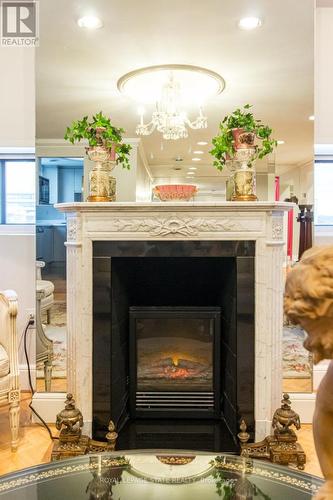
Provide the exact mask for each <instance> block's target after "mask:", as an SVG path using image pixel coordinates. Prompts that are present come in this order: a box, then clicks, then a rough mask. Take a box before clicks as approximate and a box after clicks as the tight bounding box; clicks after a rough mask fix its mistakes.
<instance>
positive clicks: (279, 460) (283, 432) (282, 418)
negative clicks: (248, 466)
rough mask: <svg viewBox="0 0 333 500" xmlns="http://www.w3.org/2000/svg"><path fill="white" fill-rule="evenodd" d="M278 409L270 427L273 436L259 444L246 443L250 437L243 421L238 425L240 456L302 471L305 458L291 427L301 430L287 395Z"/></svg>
mask: <svg viewBox="0 0 333 500" xmlns="http://www.w3.org/2000/svg"><path fill="white" fill-rule="evenodd" d="M281 403H282V404H281V407H280V408H278V409H277V410H276V411H275V413H274V416H273V421H272V427H273V429H274V434H273V435H271V436H267V437H265V439H264V440H263V441H260V442H259V443H248V440H249V438H250V435H249V434H248V433H247V432H246V429H247V427H246V423H245V421H244V420H242V421H241V424H240V432H239V434H238V439H239V441H240V446H241V456H247V457H252V458H263V459H266V460H270V461H271V462H273V463H275V464H280V465H289V464H294V465H296V466H297V468H298V469H300V470H303V469H304V465H305V462H306V456H305V453H304V450H303V448H302V447H301V445H300V444H299V443H298V442H297V436H296V434H295V432H294V431H293V429H291V426H292V425H294V426H295V427H296V429H297V430H299V429H300V428H301V423H300V419H299V415H298V414H297V413H296V412H295V411H294V410H292V409H291V402H290V399H289V394H284V395H283V399H282V401H281Z"/></svg>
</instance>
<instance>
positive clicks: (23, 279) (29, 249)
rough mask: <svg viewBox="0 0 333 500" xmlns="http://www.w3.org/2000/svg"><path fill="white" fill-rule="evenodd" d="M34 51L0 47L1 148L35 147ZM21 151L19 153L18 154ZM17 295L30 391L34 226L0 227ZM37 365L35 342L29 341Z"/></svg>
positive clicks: (4, 276) (4, 264) (2, 278)
mask: <svg viewBox="0 0 333 500" xmlns="http://www.w3.org/2000/svg"><path fill="white" fill-rule="evenodd" d="M34 56H35V54H34V49H33V48H13V47H8V48H6V47H0V63H1V69H2V71H1V78H0V109H1V120H0V148H22V149H21V151H20V152H24V151H25V150H26V148H34V146H35V68H34ZM17 152H18V151H17V150H16V153H17ZM6 288H12V289H13V290H15V291H16V292H17V294H18V300H19V313H18V321H17V325H18V341H19V346H20V364H21V369H22V377H21V387H22V389H25V388H27V387H28V386H27V383H26V377H25V375H26V373H25V361H24V356H23V342H22V338H21V336H22V331H23V328H24V326H25V324H26V321H27V318H28V315H29V312H32V311H34V310H35V235H34V227H32V226H20V227H18V226H0V289H6ZM28 347H29V355H30V357H31V358H32V364H33V365H34V348H35V342H34V339H33V338H32V335H30V337H29V341H28Z"/></svg>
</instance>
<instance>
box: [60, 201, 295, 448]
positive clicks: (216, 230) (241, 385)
mask: <svg viewBox="0 0 333 500" xmlns="http://www.w3.org/2000/svg"><path fill="white" fill-rule="evenodd" d="M57 208H58V209H59V210H60V211H61V212H64V213H66V218H67V242H66V247H67V273H68V276H67V305H68V308H67V311H68V312H67V315H68V322H67V333H68V356H67V375H68V390H69V392H72V393H73V394H74V395H75V399H76V402H77V405H78V407H79V408H80V409H81V411H82V414H83V419H84V431H83V432H84V433H86V434H89V435H90V436H92V435H94V436H96V437H97V435H99V437H101V438H104V437H105V433H106V430H107V423H108V420H109V419H110V416H111V417H112V418H113V419H114V420H115V421H121V420H122V419H120V415H123V421H124V419H125V418H129V422H132V423H133V426H134V427H133V429H134V431H135V432H133V436H134V437H133V439H132V437H131V438H130V439H129V440H128V442H127V445H128V447H129V448H133V447H138V448H139V447H142V446H141V444H144V445H145V446H144V447H154V446H155V444H156V442H154V441H153V440H152V439H150V438H149V432H151V429H152V421H156V422H157V424H156V425H158V424H159V423H161V425H160V428H159V432H160V436H168V439H164V438H163V439H162V437H161V439H160V440H159V447H160V445H161V443H162V441H163V440H164V444H166V445H168V446H169V447H171V448H172V447H173V446H174V444H177V443H179V446H183V447H184V448H191V447H192V446H193V443H194V442H195V443H197V449H217V450H218V443H222V444H223V443H224V442H225V440H224V438H226V437H227V435H226V433H223V429H222V422H223V421H225V422H226V424H227V427H228V429H230V430H231V432H232V434H233V435H234V436H235V435H236V434H237V432H238V421H239V418H240V417H241V416H243V417H244V418H246V420H247V422H249V424H250V428H251V430H252V431H255V438H256V441H260V440H261V439H263V438H264V437H265V436H266V435H267V434H269V432H270V431H271V424H272V415H273V413H274V411H275V409H276V408H277V407H278V406H279V401H280V399H281V391H282V366H281V357H282V354H281V338H282V320H283V313H282V312H283V307H282V298H283V272H282V270H283V263H284V261H285V228H286V225H285V217H284V214H285V212H286V211H289V210H290V209H292V208H293V205H292V204H291V203H283V202H271V201H269V202H249V203H247V202H219V201H214V202H189V203H116V202H115V203H65V204H60V205H57ZM195 259H196V260H195ZM178 260H179V261H183V260H185V261H187V260H189V263H188V264H186V265H185V267H184V266H183V265H182V264H179V265H178V266H177V262H178ZM155 261H156V263H155V265H154V262H155ZM198 261H200V265H199V267H198ZM207 261H209V262H210V263H209V264H208V263H207ZM214 262H215V264H214ZM160 265H161V267H162V268H164V271H163V273H162V271H161V272H160V268H159V266H160ZM178 271H179V272H180V275H179V276H178V274H177V273H178ZM155 272H156V276H154V273H155ZM148 273H150V274H148ZM161 274H162V276H161ZM122 276H123V277H122ZM188 283H189V285H188ZM134 289H135V290H136V292H135V293H133V291H134ZM170 289H171V290H172V291H173V295H171V297H170V295H168V294H169V293H170ZM184 294H186V297H187V301H186V302H187V303H183V298H184V296H185V295H184ZM131 306H138V307H143V306H146V307H148V306H156V307H162V306H171V307H175V306H184V307H185V306H186V307H189V306H193V307H197V306H199V307H207V306H211V307H212V306H213V307H220V308H221V363H220V366H221V367H223V371H222V373H221V380H220V384H221V390H220V396H221V402H220V417H219V419H217V418H216V419H214V420H213V421H212V422H211V421H209V420H205V421H204V423H203V422H202V419H200V423H201V427H200V429H201V430H200V432H199V429H198V427H197V424H196V422H195V421H194V420H192V421H191V420H190V419H188V418H186V419H184V420H181V419H179V420H176V419H169V420H168V419H167V421H164V422H163V421H162V419H149V423H147V422H146V420H145V419H144V418H142V419H139V418H134V419H133V418H132V417H131V415H130V410H129V404H128V393H129V345H128V341H129V308H130V307H131ZM254 352H255V357H254ZM60 399H61V400H62V396H60ZM119 419H120V420H119ZM139 421H140V422H139ZM119 425H120V427H121V425H122V424H119ZM139 427H140V439H141V437H142V440H138V434H139ZM213 429H215V430H216V432H215V430H213ZM186 433H190V435H189V436H188V439H187V437H186ZM193 434H195V436H196V438H195V439H193ZM123 435H124V433H123V431H122V430H121V432H120V439H122V436H123ZM180 436H181V439H180ZM200 436H201V438H202V440H201V443H202V445H203V446H202V447H201V448H199V437H200ZM172 437H173V438H172ZM171 438H172V439H171ZM201 438H200V439H201ZM209 443H210V444H209ZM125 444H126V443H125ZM125 444H124V446H125ZM208 445H209V448H207V446H208ZM213 446H214V447H215V448H213ZM119 449H121V448H119ZM123 449H124V448H123ZM220 449H221V450H222V449H226V448H225V446H221V447H220Z"/></svg>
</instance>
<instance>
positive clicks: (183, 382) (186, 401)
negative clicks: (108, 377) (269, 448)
mask: <svg viewBox="0 0 333 500" xmlns="http://www.w3.org/2000/svg"><path fill="white" fill-rule="evenodd" d="M220 330H221V322H220V308H218V307H131V308H130V331H129V332H130V342H129V348H130V357H129V361H130V370H129V377H130V378H129V384H130V410H131V414H132V415H133V416H134V417H148V418H151V417H157V418H173V417H174V418H189V417H190V418H198V417H199V418H212V417H217V416H218V415H219V412H220V404H219V402H220V397H219V394H220V373H219V372H220V368H219V367H220Z"/></svg>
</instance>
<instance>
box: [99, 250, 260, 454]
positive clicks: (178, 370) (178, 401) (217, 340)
mask: <svg viewBox="0 0 333 500" xmlns="http://www.w3.org/2000/svg"><path fill="white" fill-rule="evenodd" d="M254 255H255V242H253V241H108V242H106V241H98V242H94V244H93V436H94V437H95V438H97V439H101V438H103V437H104V436H105V433H106V432H107V425H108V422H109V420H110V419H112V420H113V421H114V422H115V423H116V427H117V429H118V432H119V439H118V449H124V448H139V447H141V448H150V447H154V448H171V447H174V448H183V449H184V448H192V449H207V450H216V451H218V450H220V451H233V449H234V448H235V446H236V443H237V440H236V435H237V432H238V427H239V420H240V418H245V419H246V421H247V423H248V427H249V430H250V431H251V433H252V434H253V432H254V430H255V428H254V426H255V422H254Z"/></svg>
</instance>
